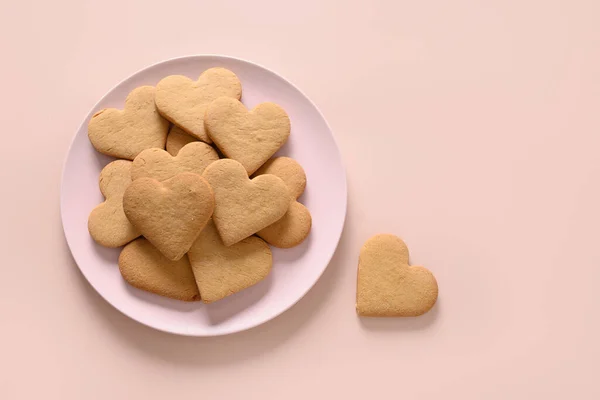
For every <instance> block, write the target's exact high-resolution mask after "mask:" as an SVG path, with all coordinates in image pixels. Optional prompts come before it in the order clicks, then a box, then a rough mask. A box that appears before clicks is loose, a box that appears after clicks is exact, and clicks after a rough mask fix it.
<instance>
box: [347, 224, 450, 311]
mask: <svg viewBox="0 0 600 400" xmlns="http://www.w3.org/2000/svg"><path fill="white" fill-rule="evenodd" d="M437 297H438V284H437V281H436V279H435V277H434V276H433V274H432V273H431V271H429V270H428V269H427V268H425V267H421V266H410V265H409V264H408V247H406V244H405V243H404V242H403V241H402V239H400V238H399V237H397V236H394V235H388V234H381V235H376V236H373V237H372V238H370V239H369V240H367V241H366V243H365V244H364V245H363V247H362V249H361V251H360V257H359V260H358V279H357V289H356V311H357V312H358V314H359V315H361V316H367V317H414V316H418V315H422V314H425V313H426V312H427V311H429V310H430V309H431V308H432V307H433V306H434V304H435V303H436V301H437Z"/></svg>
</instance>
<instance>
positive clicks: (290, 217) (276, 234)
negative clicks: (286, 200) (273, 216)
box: [256, 201, 312, 249]
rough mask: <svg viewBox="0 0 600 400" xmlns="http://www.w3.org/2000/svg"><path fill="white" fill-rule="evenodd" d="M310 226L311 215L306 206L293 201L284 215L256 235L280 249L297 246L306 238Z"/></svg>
mask: <svg viewBox="0 0 600 400" xmlns="http://www.w3.org/2000/svg"><path fill="white" fill-rule="evenodd" d="M311 226H312V217H311V216H310V212H309V211H308V208H306V207H305V206H304V205H303V204H301V203H298V202H297V201H293V202H292V203H291V204H290V207H289V208H288V210H287V212H286V213H285V215H284V216H283V217H282V218H280V219H279V220H277V222H274V223H272V224H271V225H269V226H267V227H266V228H264V229H261V230H260V231H258V232H256V235H257V236H259V237H261V238H262V239H264V240H265V241H266V242H267V243H269V244H270V245H272V246H275V247H280V248H282V249H289V248H290V247H295V246H298V245H299V244H300V243H302V242H303V241H304V239H306V237H307V236H308V234H309V233H310V228H311Z"/></svg>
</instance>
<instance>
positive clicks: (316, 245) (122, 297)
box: [61, 56, 347, 336]
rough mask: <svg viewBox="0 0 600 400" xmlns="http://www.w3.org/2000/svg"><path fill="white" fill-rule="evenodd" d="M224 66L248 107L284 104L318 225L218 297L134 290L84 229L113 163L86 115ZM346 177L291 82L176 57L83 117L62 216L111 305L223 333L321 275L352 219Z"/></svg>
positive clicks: (268, 311)
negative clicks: (103, 173)
mask: <svg viewBox="0 0 600 400" xmlns="http://www.w3.org/2000/svg"><path fill="white" fill-rule="evenodd" d="M217 66H219V67H225V68H228V69H230V70H232V71H233V72H235V73H236V74H237V75H238V77H239V78H240V80H241V81H242V90H243V94H242V101H243V103H244V104H245V105H246V106H247V107H249V108H252V107H254V106H256V105H257V104H259V103H261V102H264V101H272V102H275V103H277V104H279V105H281V106H282V107H283V108H284V109H285V110H286V111H287V112H288V114H289V116H290V119H291V122H292V132H291V135H290V139H289V141H288V142H287V144H286V145H285V146H284V148H283V149H281V151H280V152H279V154H281V155H287V156H290V157H292V158H294V159H296V160H298V162H300V164H301V165H302V166H303V167H304V170H305V171H306V176H307V182H308V183H307V186H306V191H305V193H304V195H303V196H302V197H301V198H300V201H301V202H302V203H304V204H305V205H306V206H307V207H308V209H309V210H310V212H311V214H312V218H313V225H312V231H311V233H310V235H309V237H308V238H307V239H306V241H305V242H304V243H302V244H301V245H300V246H298V247H296V248H293V249H288V250H282V249H273V270H272V272H271V274H270V275H269V277H268V278H267V279H265V280H264V281H262V282H260V283H259V284H257V285H255V286H253V287H251V288H249V289H246V290H244V291H242V292H240V293H237V294H235V295H233V296H229V297H228V298H225V299H223V300H221V301H218V302H216V303H213V304H210V305H206V304H202V303H185V302H180V301H176V300H171V299H167V298H163V297H160V296H157V295H154V294H151V293H147V292H144V291H141V290H138V289H135V288H132V287H131V286H129V285H128V284H126V283H125V281H124V280H123V279H122V278H121V275H120V274H119V269H118V266H117V258H118V256H119V251H120V250H119V249H107V248H103V247H101V246H99V245H97V244H96V243H95V242H94V241H93V240H92V239H91V237H90V235H89V233H88V230H87V219H88V215H89V213H90V211H91V210H92V209H93V208H94V207H95V206H96V205H98V204H99V203H100V202H101V201H103V197H102V195H101V194H100V190H99V188H98V175H99V173H100V170H101V169H102V168H103V167H104V166H105V165H106V164H107V163H108V162H110V161H111V159H110V158H109V157H106V156H103V155H101V154H99V153H97V152H96V151H95V150H94V148H93V147H92V145H91V144H90V142H89V140H88V137H87V124H88V121H89V119H90V117H91V116H92V115H93V114H94V113H95V112H96V111H98V110H100V109H102V108H106V107H116V108H123V104H124V101H125V98H126V97H127V94H128V93H129V92H130V91H131V90H133V89H134V88H136V87H138V86H141V85H155V84H156V83H157V82H158V81H159V80H160V79H162V78H164V77H165V76H167V75H173V74H182V75H187V76H189V77H190V78H193V79H197V78H198V76H199V75H200V73H201V72H202V71H204V70H205V69H207V68H210V67H217ZM346 196H347V190H346V176H345V171H344V167H343V165H342V160H341V157H340V153H339V150H338V148H337V146H336V143H335V140H334V138H333V135H332V133H331V130H330V129H329V126H328V125H327V122H326V121H325V119H324V118H323V116H322V115H321V113H320V112H319V110H318V109H317V107H316V106H315V105H314V104H313V103H312V102H311V101H310V100H309V99H308V98H307V97H306V96H305V95H304V94H303V93H302V92H300V90H298V89H297V88H296V87H294V86H293V85H292V84H291V83H289V82H288V81H286V80H285V79H283V78H282V77H280V76H279V75H277V74H275V73H274V72H271V71H269V70H267V69H266V68H264V67H261V66H259V65H256V64H252V63H249V62H247V61H242V60H239V59H234V58H229V57H221V56H190V57H182V58H176V59H173V60H168V61H165V62H161V63H159V64H155V65H152V66H150V67H148V68H146V69H143V70H141V71H139V72H137V73H136V74H134V75H132V76H131V77H129V78H128V79H126V80H124V81H123V82H121V83H120V84H118V85H117V86H116V87H115V88H113V89H112V90H111V91H110V92H108V94H107V95H106V96H104V97H103V98H102V100H100V102H98V104H96V106H95V107H94V108H93V109H92V110H91V111H90V113H89V114H88V115H87V117H86V118H85V120H84V121H83V123H82V124H81V126H80V127H79V130H78V131H77V134H76V135H75V139H74V140H73V143H72V144H71V148H70V149H69V153H68V155H67V159H66V162H65V166H64V170H63V177H62V188H61V214H62V222H63V228H64V231H65V236H66V238H67V242H68V244H69V247H70V249H71V252H72V253H73V257H74V258H75V261H76V262H77V265H78V266H79V269H80V270H81V272H82V273H83V275H85V277H86V278H87V280H88V281H89V282H90V284H91V285H92V286H93V287H94V288H95V289H96V290H97V291H98V293H100V295H101V296H102V297H104V298H105V299H106V301H108V302H109V303H110V304H112V305H113V306H114V307H115V308H117V309H118V310H120V311H121V312H123V313H124V314H125V315H127V316H129V317H130V318H133V319H135V320H137V321H139V322H141V323H143V324H146V325H148V326H151V327H153V328H156V329H160V330H162V331H166V332H172V333H177V334H182V335H191V336H213V335H224V334H228V333H233V332H238V331H242V330H245V329H249V328H252V327H254V326H256V325H259V324H262V323H264V322H266V321H268V320H270V319H272V318H274V317H276V316H277V315H279V314H281V313H282V312H283V311H285V310H287V309H288V308H290V307H291V306H292V305H294V304H295V303H296V302H297V301H298V300H300V298H302V296H304V295H305V294H306V293H307V292H308V290H309V289H310V288H311V287H312V286H313V285H314V284H315V282H316V281H317V280H318V279H319V277H320V276H321V274H322V273H323V271H324V270H325V268H326V267H327V265H328V264H329V261H330V260H331V257H332V256H333V253H334V251H335V248H336V247H337V244H338V241H339V238H340V235H341V233H342V228H343V226H344V219H345V216H346Z"/></svg>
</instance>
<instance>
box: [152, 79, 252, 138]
mask: <svg viewBox="0 0 600 400" xmlns="http://www.w3.org/2000/svg"><path fill="white" fill-rule="evenodd" d="M221 96H227V97H232V98H234V99H240V98H241V97H242V84H241V82H240V80H239V79H238V77H237V76H236V75H235V74H234V73H233V72H231V71H229V70H227V69H225V68H210V69H207V70H206V71H204V72H203V73H202V74H201V75H200V77H199V78H198V80H197V81H192V80H191V79H190V78H188V77H187V76H183V75H171V76H167V77H166V78H164V79H162V80H161V81H160V82H158V85H156V107H157V108H158V110H159V112H160V113H161V114H162V115H163V117H165V118H166V119H168V120H169V121H171V122H172V123H174V124H175V125H177V126H179V127H180V128H181V129H183V130H184V131H185V132H187V133H188V134H190V135H192V136H194V137H196V138H198V139H200V140H202V141H203V142H206V143H212V142H211V140H210V137H209V136H208V135H207V134H206V131H205V130H204V114H205V112H206V107H208V104H209V103H210V102H211V101H213V100H215V99H217V98H219V97H221Z"/></svg>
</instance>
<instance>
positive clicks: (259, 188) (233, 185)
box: [202, 159, 290, 246]
mask: <svg viewBox="0 0 600 400" xmlns="http://www.w3.org/2000/svg"><path fill="white" fill-rule="evenodd" d="M202 176H203V177H204V178H206V180H207V181H208V183H209V184H210V186H211V187H212V189H213V191H214V193H215V212H214V215H213V220H214V221H215V225H216V227H217V230H218V231H219V234H220V235H221V238H222V239H223V243H225V245H226V246H231V245H232V244H234V243H237V242H239V241H240V240H242V239H245V238H247V237H248V236H250V235H253V234H254V233H256V232H258V231H259V230H261V229H263V228H265V227H267V226H269V225H271V224H272V223H273V222H275V221H277V220H278V219H280V218H281V217H283V215H284V214H285V212H286V211H287V209H288V207H289V205H290V195H289V192H288V189H287V186H286V185H285V183H284V182H283V181H282V180H281V179H280V178H278V177H276V176H275V175H268V174H267V175H260V176H257V177H256V178H254V179H252V180H250V179H249V178H248V175H247V173H246V170H245V169H244V167H243V166H242V164H240V163H239V162H237V161H235V160H230V159H223V160H219V161H215V162H214V163H212V164H210V165H209V166H208V167H207V168H206V169H205V170H204V174H202Z"/></svg>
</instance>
